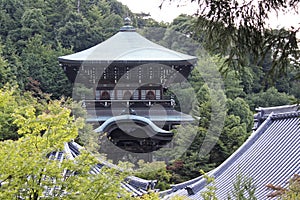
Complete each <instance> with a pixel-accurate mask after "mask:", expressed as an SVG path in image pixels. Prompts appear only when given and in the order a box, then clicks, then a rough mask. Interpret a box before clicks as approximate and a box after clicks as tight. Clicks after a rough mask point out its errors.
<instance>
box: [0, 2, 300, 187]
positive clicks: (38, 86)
mask: <svg viewBox="0 0 300 200" xmlns="http://www.w3.org/2000/svg"><path fill="white" fill-rule="evenodd" d="M127 16H129V17H130V18H131V19H132V22H133V26H135V27H136V28H137V29H138V31H139V32H140V33H141V34H142V35H143V36H145V37H146V38H148V39H150V40H152V41H154V42H156V43H159V44H161V45H163V46H165V47H167V48H171V49H174V50H176V51H181V52H183V53H187V54H191V55H197V53H198V50H199V49H198V48H199V44H200V46H201V47H202V48H205V47H206V45H208V44H207V43H206V39H207V36H206V35H205V33H202V32H201V31H199V30H198V29H197V30H196V29H195V24H196V23H197V22H198V21H197V20H198V19H197V18H194V17H191V16H187V15H180V16H178V17H177V18H176V19H174V21H173V22H172V23H159V22H156V21H155V20H153V19H151V17H150V16H148V15H146V14H143V13H142V14H136V13H132V12H131V11H130V10H129V9H128V8H127V7H126V6H124V5H122V4H121V3H119V2H118V1H116V0H97V1H94V0H89V1H78V0H38V1H32V0H24V1H21V2H20V1H17V0H3V1H0V88H1V95H2V97H1V100H3V101H1V102H0V116H1V118H0V140H1V141H6V140H18V139H19V138H21V137H23V136H25V135H26V134H27V132H30V130H35V129H34V127H32V124H31V125H30V126H29V125H28V124H27V125H28V126H29V127H27V129H26V130H23V131H24V132H23V133H20V127H21V126H22V123H21V122H20V120H22V119H23V118H22V117H21V116H20V112H21V113H22V112H23V113H25V114H24V115H26V116H27V117H28V116H30V117H31V118H33V116H31V115H29V114H30V113H31V111H32V110H28V107H30V106H33V107H34V108H35V112H34V113H31V114H32V115H37V116H38V115H42V113H43V112H44V111H45V110H48V111H47V112H49V113H53V115H55V112H56V111H51V108H49V107H47V106H46V105H47V103H48V102H52V101H64V99H65V98H68V97H71V96H72V85H71V83H70V82H69V81H68V79H67V78H66V76H65V74H64V72H63V69H62V68H61V67H60V66H59V63H58V61H57V58H58V57H59V56H62V55H66V54H70V53H73V52H78V51H81V50H84V49H87V48H89V47H92V46H94V45H96V44H98V43H100V42H102V41H104V40H106V39H108V38H109V37H111V36H112V35H113V34H115V33H116V32H118V30H119V28H120V27H121V26H122V25H123V19H124V17H127ZM274 31H275V30H274ZM174 34H176V35H174ZM174 37H176V41H177V42H174ZM180 37H183V38H189V39H188V40H186V39H182V40H180ZM178 41H182V42H180V43H178ZM208 54H209V58H206V59H209V62H213V63H214V65H212V66H210V65H207V66H206V62H207V61H206V60H204V59H203V60H201V59H199V62H198V65H199V66H206V67H207V69H206V70H204V71H203V72H202V74H201V72H199V71H196V70H195V71H193V72H192V74H191V75H190V77H189V82H190V84H191V86H192V89H193V92H194V93H195V94H196V98H197V102H198V105H197V109H194V110H193V113H192V114H193V115H195V116H200V117H201V118H200V121H199V124H198V125H197V126H193V127H189V128H190V129H191V132H196V133H197V134H196V135H194V140H193V143H192V144H191V145H190V147H189V148H188V149H187V150H186V151H185V152H184V153H183V154H182V155H180V156H179V157H178V156H176V155H169V156H170V158H173V157H174V159H173V160H169V161H168V163H163V164H162V163H157V164H155V163H154V164H153V165H154V166H151V168H152V169H153V168H158V170H159V171H158V172H156V173H155V174H147V173H145V172H143V169H147V168H149V166H146V165H145V164H144V163H142V164H141V165H142V167H141V168H140V169H141V170H140V171H138V172H137V174H138V175H139V176H140V177H143V178H149V179H151V178H153V179H156V178H157V177H158V176H159V178H160V184H159V187H160V189H167V188H168V187H169V184H171V183H178V182H181V181H185V180H188V179H191V178H194V177H197V176H199V175H200V169H203V170H204V171H209V170H211V169H213V168H215V167H216V166H218V165H219V164H220V163H222V162H223V161H224V160H225V159H226V158H227V157H228V156H230V155H231V154H232V153H233V152H234V151H235V150H236V149H237V148H238V147H239V146H240V145H241V144H242V143H243V142H244V141H245V140H246V139H247V137H248V136H249V135H250V133H251V132H252V126H253V114H254V113H255V108H258V107H267V106H279V105H286V104H293V103H296V102H297V99H300V87H299V85H300V80H299V79H297V75H298V74H297V73H298V71H296V68H294V67H293V65H292V63H290V64H289V65H288V68H287V70H286V73H285V74H284V75H283V76H280V77H279V76H277V77H275V78H270V70H271V69H272V52H269V54H267V55H266V56H265V58H264V60H263V61H261V62H259V63H257V62H255V61H254V59H253V58H252V57H251V55H248V56H247V59H246V60H245V62H244V66H243V68H242V70H241V71H238V72H237V71H226V72H224V73H222V80H223V83H224V90H222V91H219V90H218V88H214V87H211V85H210V84H208V83H207V82H206V81H205V80H207V79H210V80H213V79H214V78H215V77H213V76H211V74H209V73H208V71H210V70H219V69H224V59H225V58H223V57H220V56H219V54H217V53H216V52H208ZM211 67H213V68H214V69H210V68H211ZM216 67H217V69H215V68H216ZM205 72H207V73H208V74H203V73H205ZM190 89H191V88H185V89H183V90H182V91H181V92H182V93H183V94H186V95H188V94H189V93H190V92H191V91H190ZM9 90H13V91H14V92H12V93H9V92H8V91H9ZM8 93H9V94H8ZM4 94H5V95H4ZM212 94H213V95H216V97H215V98H213V97H212V96H213V95H212ZM3 95H4V96H3ZM29 96H31V97H29ZM216 99H219V100H222V101H224V102H218V101H216ZM185 101H186V102H187V104H189V102H188V101H189V99H186V100H185ZM222 103H225V105H226V107H225V108H221V107H222V105H221V104H222ZM26 104H27V106H26ZM61 104H63V105H61ZM61 104H60V105H57V107H68V104H67V103H61ZM52 106H53V105H52ZM218 106H219V107H218ZM17 107H20V108H23V110H21V109H18V110H15V109H16V108H17ZM214 108H215V109H216V108H220V110H221V111H224V112H220V113H218V116H222V117H224V126H223V128H222V130H217V129H218V127H210V124H209V123H210V121H211V120H212V118H216V116H215V115H214V113H212V110H213V109H214ZM52 109H53V108H52ZM56 109H58V108H56ZM222 109H223V110H222ZM18 112H19V114H16V113H18ZM70 121H72V120H71V119H70ZM24 123H25V122H24ZM63 126H65V127H68V125H67V124H64V125H63ZM70 126H71V125H70ZM86 129H88V128H86ZM210 129H212V130H216V131H217V132H220V136H219V138H218V139H217V142H216V145H215V146H214V148H213V149H212V150H211V151H210V153H209V154H207V155H205V156H199V146H201V144H202V142H203V140H204V138H205V136H206V135H207V134H208V131H210ZM37 130H40V131H42V130H44V129H43V128H41V129H37ZM79 131H80V130H79ZM81 131H82V135H84V137H86V135H85V134H89V133H90V130H89V131H84V130H83V129H81ZM188 132H189V131H187V130H186V129H185V130H182V129H181V128H180V127H179V128H178V129H177V130H175V134H180V133H181V135H184V134H185V135H184V137H185V138H188V137H189V136H187V135H188V134H189V133H188ZM35 134H37V133H35ZM72 136H74V137H77V136H78V135H76V134H72ZM64 139H65V140H66V139H71V138H70V137H66V138H64ZM182 140H184V138H182ZM182 140H180V139H179V140H178V141H175V143H176V142H177V145H178V146H180V143H182ZM7 148H11V146H8V147H7ZM53 148H58V147H56V146H55V145H54V147H53V146H51V148H49V149H52V150H53ZM167 153H168V152H167ZM171 153H173V154H176V151H175V152H171ZM1 155H2V156H3V155H4V154H1ZM161 166H162V167H163V169H161ZM0 174H1V172H0ZM0 180H1V178H0ZM114 181H115V180H114ZM74 184H75V183H74Z"/></svg>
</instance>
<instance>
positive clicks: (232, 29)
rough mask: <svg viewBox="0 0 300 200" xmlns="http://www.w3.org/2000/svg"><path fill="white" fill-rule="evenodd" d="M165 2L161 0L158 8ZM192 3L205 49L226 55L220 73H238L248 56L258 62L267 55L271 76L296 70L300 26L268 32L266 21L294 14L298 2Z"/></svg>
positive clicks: (211, 0) (200, 0) (212, 0)
mask: <svg viewBox="0 0 300 200" xmlns="http://www.w3.org/2000/svg"><path fill="white" fill-rule="evenodd" d="M165 1H166V0H162V6H164V5H163V2H165ZM170 1H173V2H176V1H175V0H170ZM194 1H195V2H198V5H199V10H198V25H197V27H198V31H200V32H204V33H205V34H204V35H205V37H206V40H205V41H207V47H208V48H209V49H210V50H212V51H214V52H217V53H221V54H223V55H225V56H227V60H226V62H227V64H228V65H225V66H228V67H226V68H222V70H223V72H226V71H228V70H231V69H234V70H241V69H242V68H243V67H244V66H245V65H246V64H247V60H248V59H247V57H248V55H251V56H252V57H253V59H254V60H256V63H259V62H260V61H261V60H263V58H264V56H265V55H266V54H268V53H270V52H272V68H271V69H270V72H271V74H273V75H282V73H285V72H286V70H287V68H288V66H289V63H290V62H293V65H294V66H295V67H297V68H298V69H299V67H300V62H299V57H300V55H299V46H298V43H299V38H297V34H298V33H299V31H300V26H299V25H298V26H297V25H295V27H293V26H292V27H289V28H288V29H283V28H282V29H279V30H271V28H270V27H269V26H268V21H267V20H268V19H269V18H270V16H271V15H272V14H274V13H279V12H283V13H284V12H286V13H287V12H294V13H297V8H298V6H299V1H297V0H288V1H282V0H276V1H273V0H267V1H256V0H247V1H238V0H228V1H215V0H191V2H194ZM295 20H299V19H298V18H295Z"/></svg>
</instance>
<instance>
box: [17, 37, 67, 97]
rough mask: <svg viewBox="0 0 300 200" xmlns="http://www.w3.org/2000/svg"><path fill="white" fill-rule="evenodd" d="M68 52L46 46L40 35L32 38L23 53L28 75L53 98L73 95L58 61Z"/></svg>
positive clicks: (23, 61)
mask: <svg viewBox="0 0 300 200" xmlns="http://www.w3.org/2000/svg"><path fill="white" fill-rule="evenodd" d="M67 52H70V51H68V50H66V49H64V48H62V47H61V46H58V47H57V49H56V50H55V49H53V48H52V46H51V45H44V44H43V42H42V37H41V36H39V35H37V36H35V37H33V38H31V39H30V40H29V41H28V43H27V45H26V48H25V49H24V50H23V52H22V63H23V66H24V67H25V68H26V69H28V75H29V76H30V77H32V79H33V80H37V81H38V82H39V83H40V88H41V90H42V91H43V92H46V93H49V94H52V96H53V98H59V97H61V96H63V95H65V96H70V93H71V87H70V86H71V85H70V83H69V81H68V80H67V78H66V76H65V74H64V72H63V69H62V68H61V67H60V66H59V64H58V61H57V57H58V56H59V55H62V54H65V53H67ZM27 81H28V80H27Z"/></svg>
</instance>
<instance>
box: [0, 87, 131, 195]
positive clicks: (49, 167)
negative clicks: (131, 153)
mask: <svg viewBox="0 0 300 200" xmlns="http://www.w3.org/2000/svg"><path fill="white" fill-rule="evenodd" d="M13 96H14V95H13V92H11V93H9V92H8V91H7V90H2V91H1V92H0V99H1V101H0V102H1V104H3V105H4V104H8V105H10V99H9V98H14V97H13ZM33 101H34V100H33ZM27 103H28V102H27ZM36 104H39V103H38V102H37V101H36ZM36 104H32V103H28V104H24V105H22V106H20V105H19V106H16V107H15V109H14V110H13V111H12V112H11V113H10V114H11V116H13V118H14V121H13V122H12V123H13V124H15V125H16V127H17V130H16V131H17V133H18V134H19V135H22V137H21V138H19V139H18V140H16V141H12V140H5V141H2V142H1V150H0V166H1V167H0V180H1V187H0V198H1V199H19V198H24V199H40V198H42V197H43V198H47V199H119V197H121V198H128V195H127V193H126V192H125V191H123V190H122V189H121V185H120V181H121V180H122V175H121V174H118V175H117V174H116V170H115V169H112V168H106V167H104V168H102V172H103V173H100V174H98V175H91V174H90V169H91V166H93V165H95V164H96V163H97V160H96V159H95V157H93V156H91V155H90V154H89V153H88V152H87V151H84V150H83V151H81V154H80V156H78V157H76V158H75V160H71V159H63V160H62V161H59V160H52V159H49V156H50V154H51V153H53V152H59V151H61V150H62V149H63V146H64V143H66V142H69V141H70V140H71V139H74V138H76V137H77V135H78V129H79V128H80V127H82V126H83V119H82V118H75V117H74V116H71V115H70V114H71V110H70V109H67V108H66V107H64V101H57V100H55V101H49V102H48V103H46V102H45V104H42V105H39V106H41V107H42V108H43V110H42V112H38V110H37V109H36ZM2 123H3V122H1V124H2ZM2 131H3V130H2V129H1V132H2ZM47 189H48V190H47ZM52 189H53V190H52ZM51 190H52V192H49V191H51ZM47 191H48V192H47Z"/></svg>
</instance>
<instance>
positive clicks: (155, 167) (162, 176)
mask: <svg viewBox="0 0 300 200" xmlns="http://www.w3.org/2000/svg"><path fill="white" fill-rule="evenodd" d="M138 165H139V168H138V170H136V171H135V172H134V175H135V176H137V177H140V178H144V179H147V180H157V181H158V184H157V185H156V188H158V189H160V190H162V191H163V190H166V189H169V188H170V185H169V183H170V178H171V174H170V173H169V172H168V171H167V168H166V167H167V166H166V164H165V163H164V162H162V161H156V162H151V163H145V162H144V161H142V160H140V161H139V162H138Z"/></svg>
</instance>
